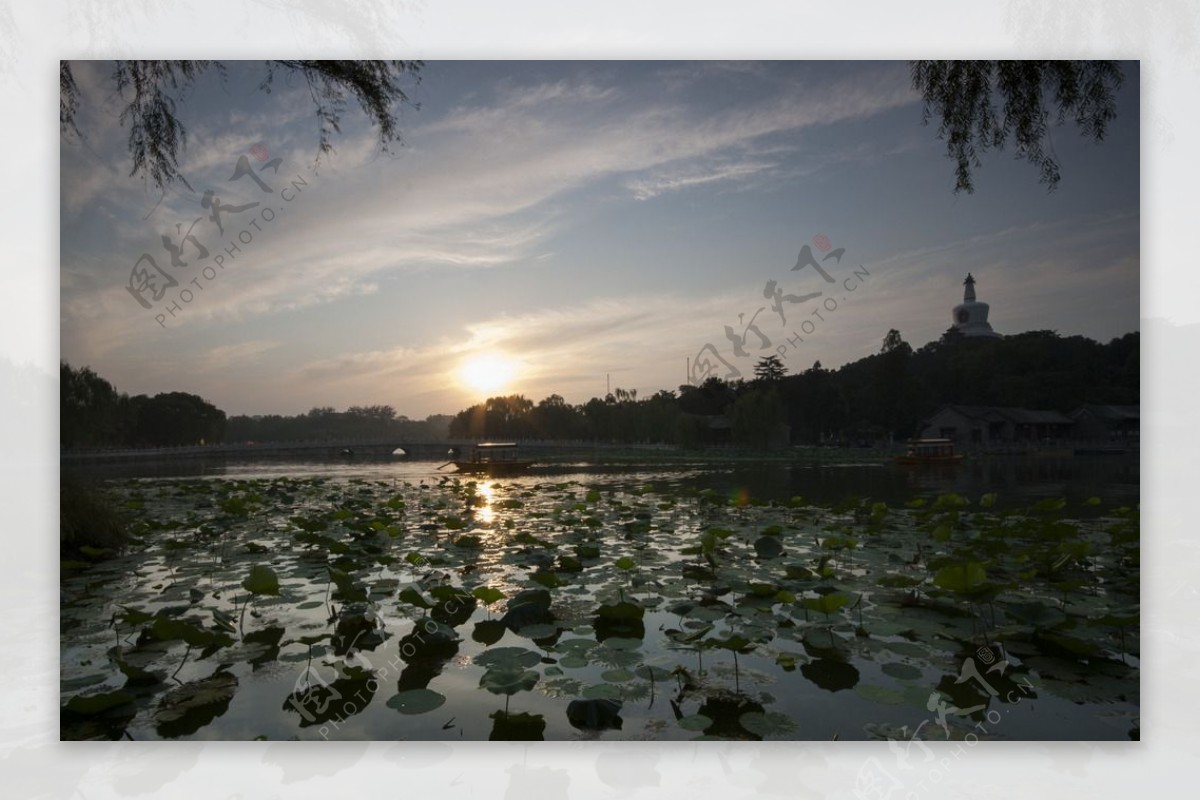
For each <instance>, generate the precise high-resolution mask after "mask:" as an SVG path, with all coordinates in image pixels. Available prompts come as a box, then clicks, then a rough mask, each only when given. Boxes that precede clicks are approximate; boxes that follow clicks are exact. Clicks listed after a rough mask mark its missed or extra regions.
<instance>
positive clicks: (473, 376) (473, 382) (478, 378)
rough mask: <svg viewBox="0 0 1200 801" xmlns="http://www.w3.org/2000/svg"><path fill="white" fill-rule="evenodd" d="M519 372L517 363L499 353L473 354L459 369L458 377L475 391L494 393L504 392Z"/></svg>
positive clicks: (468, 387)
mask: <svg viewBox="0 0 1200 801" xmlns="http://www.w3.org/2000/svg"><path fill="white" fill-rule="evenodd" d="M516 372H517V363H516V362H515V361H513V360H512V359H510V358H508V357H507V356H503V355H501V354H499V353H482V354H479V355H478V356H472V357H471V358H469V359H468V360H467V361H466V362H464V363H463V365H462V367H460V368H459V369H458V379H459V380H460V381H461V382H462V383H463V385H464V386H465V387H466V388H467V389H470V390H473V391H475V392H481V393H484V394H488V395H494V394H496V393H499V392H503V391H504V390H505V389H506V388H507V387H508V384H509V382H510V381H512V379H513V377H514V376H515V375H516Z"/></svg>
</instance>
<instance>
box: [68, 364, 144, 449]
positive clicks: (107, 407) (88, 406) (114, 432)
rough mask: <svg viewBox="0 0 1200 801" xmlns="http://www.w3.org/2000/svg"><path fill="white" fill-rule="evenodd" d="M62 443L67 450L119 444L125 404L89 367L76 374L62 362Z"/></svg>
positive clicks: (126, 399) (79, 370)
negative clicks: (123, 405)
mask: <svg viewBox="0 0 1200 801" xmlns="http://www.w3.org/2000/svg"><path fill="white" fill-rule="evenodd" d="M58 381H59V407H58V408H59V440H60V442H61V443H62V446H63V447H64V448H96V447H102V446H104V445H108V444H111V443H115V442H118V441H120V439H121V437H122V431H121V423H122V420H121V415H122V404H123V402H127V401H128V398H125V399H124V401H123V400H122V397H121V396H120V395H118V394H117V391H116V389H114V388H113V385H112V384H110V383H108V382H107V381H105V380H104V379H103V378H101V377H100V376H98V375H96V373H95V372H94V371H93V370H92V369H91V368H90V367H81V368H80V369H78V370H76V369H74V368H72V367H71V365H70V364H68V363H67V362H61V363H60V364H59V370H58Z"/></svg>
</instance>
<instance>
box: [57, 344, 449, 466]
mask: <svg viewBox="0 0 1200 801" xmlns="http://www.w3.org/2000/svg"><path fill="white" fill-rule="evenodd" d="M59 381H60V399H59V420H60V425H59V430H60V436H59V441H60V445H61V447H62V448H64V449H67V450H72V449H88V448H145V447H175V446H181V445H203V444H206V443H207V444H212V443H222V442H224V443H245V442H295V441H321V440H353V439H375V438H384V439H388V438H395V439H396V440H397V441H402V440H409V441H411V440H420V441H428V440H440V439H445V437H446V429H447V426H448V424H449V421H450V418H449V416H447V415H431V416H430V417H428V418H426V419H425V420H410V419H408V418H407V417H405V416H403V415H398V414H396V410H395V409H394V408H392V407H391V406H351V407H350V408H348V409H346V410H345V411H344V412H339V411H336V410H335V409H334V408H333V407H331V406H321V407H316V408H314V409H311V410H310V411H308V412H307V413H305V414H298V415H291V416H288V415H278V414H269V415H253V416H251V415H234V416H232V417H229V416H227V415H226V413H225V412H224V411H222V410H221V409H218V408H217V407H216V406H214V405H213V404H211V403H209V402H208V401H206V400H205V399H204V398H201V397H200V396H199V395H193V394H191V393H188V392H163V393H159V394H157V395H155V396H153V397H150V396H147V395H134V396H132V397H131V396H130V395H128V394H126V393H118V392H117V390H116V388H115V387H114V386H113V385H112V384H111V383H110V382H109V381H107V380H106V379H104V378H102V377H100V376H99V375H97V374H96V372H95V371H94V370H92V369H91V368H90V367H80V368H74V367H72V366H71V365H70V364H68V363H67V362H65V361H64V362H62V363H61V364H60V366H59Z"/></svg>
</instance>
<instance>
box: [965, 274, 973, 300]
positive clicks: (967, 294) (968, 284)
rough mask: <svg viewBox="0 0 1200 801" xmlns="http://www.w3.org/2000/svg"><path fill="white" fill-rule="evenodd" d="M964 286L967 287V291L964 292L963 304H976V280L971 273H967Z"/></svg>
mask: <svg viewBox="0 0 1200 801" xmlns="http://www.w3.org/2000/svg"><path fill="white" fill-rule="evenodd" d="M963 286H965V287H966V289H964V290H963V303H974V302H975V279H974V278H973V277H971V274H970V273H967V280H965V281H963Z"/></svg>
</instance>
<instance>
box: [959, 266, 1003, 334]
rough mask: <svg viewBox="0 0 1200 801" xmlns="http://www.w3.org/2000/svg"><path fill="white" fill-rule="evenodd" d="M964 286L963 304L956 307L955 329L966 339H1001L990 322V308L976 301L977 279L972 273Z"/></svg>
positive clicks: (968, 275) (968, 274)
mask: <svg viewBox="0 0 1200 801" xmlns="http://www.w3.org/2000/svg"><path fill="white" fill-rule="evenodd" d="M963 285H964V286H965V287H966V289H964V290H963V302H962V303H960V304H958V305H957V306H955V307H954V328H955V329H956V330H957V331H958V332H959V333H960V334H962V335H963V336H965V337H993V338H998V337H1000V336H1001V334H997V333H996V332H995V331H993V330H992V326H991V324H990V323H989V322H988V310H989V306H988V305H987V304H986V303H982V302H980V301H977V300H975V279H974V278H973V277H972V276H971V274H970V273H967V280H965V281H963Z"/></svg>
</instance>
